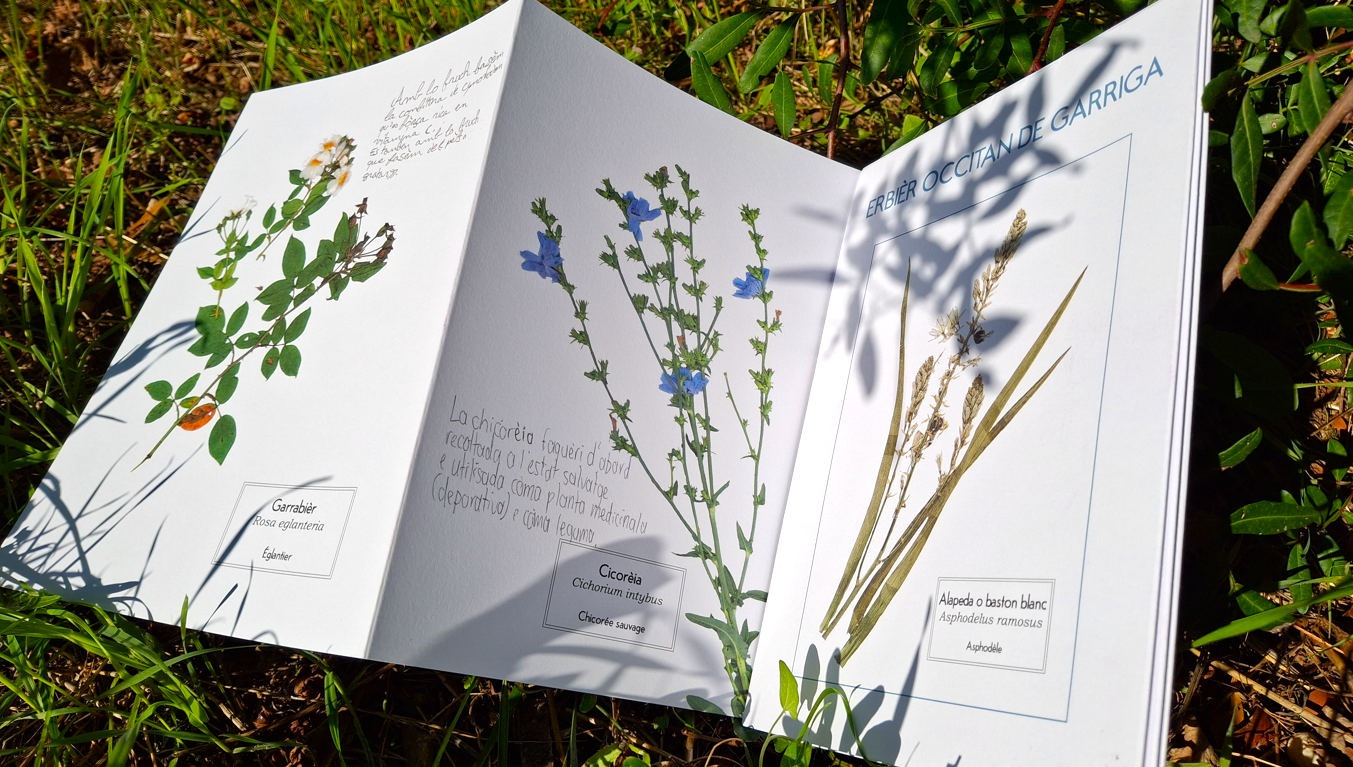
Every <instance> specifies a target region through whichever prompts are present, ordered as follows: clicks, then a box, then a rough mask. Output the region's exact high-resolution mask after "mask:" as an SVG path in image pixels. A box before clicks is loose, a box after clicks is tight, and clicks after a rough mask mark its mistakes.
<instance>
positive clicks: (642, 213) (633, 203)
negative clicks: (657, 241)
mask: <svg viewBox="0 0 1353 767" xmlns="http://www.w3.org/2000/svg"><path fill="white" fill-rule="evenodd" d="M661 212H662V211H660V210H649V208H648V200H645V199H644V198H642V197H635V196H634V192H625V215H626V216H628V217H629V220H628V221H626V223H625V225H626V226H628V227H629V230H630V232H632V233H633V234H634V239H636V240H643V239H644V233H643V232H641V231H639V222H641V221H652V220H653V219H655V218H657V217H658V214H659V213H661Z"/></svg>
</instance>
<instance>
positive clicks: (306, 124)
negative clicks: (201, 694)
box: [0, 9, 516, 655]
mask: <svg viewBox="0 0 1353 767" xmlns="http://www.w3.org/2000/svg"><path fill="white" fill-rule="evenodd" d="M515 15H516V11H515V10H513V9H508V10H504V11H500V12H495V13H492V14H489V15H488V16H487V17H486V18H485V19H484V20H483V21H480V22H478V23H476V24H475V25H474V26H473V27H471V28H467V29H465V30H462V31H459V32H456V33H454V34H452V35H450V36H448V37H446V38H444V39H442V40H440V41H438V42H437V43H434V44H432V45H429V46H426V47H424V48H422V49H419V50H417V51H414V52H411V53H409V54H407V55H404V56H400V57H398V58H397V59H393V60H391V61H388V62H385V63H382V64H379V65H376V66H373V67H370V68H368V69H363V70H361V71H357V72H352V73H349V74H345V75H342V76H338V77H333V78H329V79H326V80H320V81H317V82H312V83H306V84H303V85H296V86H292V87H287V88H282V89H278V90H274V91H267V92H263V93H259V94H255V95H254V96H253V97H251V98H250V101H249V104H248V107H247V108H246V109H245V111H244V113H243V114H242V115H241V117H240V120H239V123H238V125H237V126H236V128H235V130H234V132H233V134H232V136H231V139H230V142H229V143H228V145H227V146H226V148H225V149H224V151H223V152H222V156H221V159H220V161H219V163H218V164H217V166H216V169H215V171H214V173H213V174H212V177H211V180H210V182H209V183H208V184H207V186H206V188H205V189H204V191H203V195H202V199H201V202H200V203H199V204H198V206H197V210H196V211H195V212H194V214H193V217H192V220H191V222H190V224H189V225H188V226H187V230H186V231H185V233H184V235H183V238H182V239H181V240H180V243H179V245H178V246H177V247H176V248H175V250H174V254H173V257H172V258H170V259H169V261H168V263H167V264H166V265H165V267H164V270H163V272H161V274H160V276H159V278H158V281H157V283H156V285H155V288H154V290H153V291H152V293H151V294H150V295H149V296H148V298H147V299H146V301H145V303H144V305H143V307H142V309H141V311H140V314H139V315H138V316H137V318H136V321H135V323H134V324H133V326H132V327H131V329H130V330H129V332H128V334H127V338H126V340H125V341H124V342H123V345H122V347H121V349H120V350H119V352H118V354H117V358H116V360H115V362H114V363H113V365H112V367H111V368H110V370H109V372H108V373H107V375H106V376H105V378H104V379H103V382H102V384H101V385H100V386H99V387H98V390H97V391H96V392H95V393H94V395H93V397H92V398H91V400H90V402H89V404H88V406H87V407H86V408H85V411H84V414H83V416H82V417H81V419H80V421H79V423H78V424H77V425H76V427H75V430H74V432H73V433H72V435H71V437H70V439H69V440H68V441H67V443H66V445H65V447H64V448H63V449H62V452H61V455H60V456H59V457H58V458H57V460H56V462H55V463H54V464H53V466H52V468H51V472H50V473H49V474H48V476H47V478H46V479H45V480H44V481H43V483H42V486H41V488H40V489H39V491H38V492H37V494H36V495H35V497H34V498H33V500H32V502H31V503H30V505H29V507H28V509H27V510H26V512H25V514H24V516H23V517H22V518H21V519H20V521H19V522H18V524H17V525H16V526H15V527H14V530H13V532H12V533H11V534H10V536H9V538H8V539H7V540H6V541H5V543H4V548H3V553H2V554H0V572H3V575H4V577H5V579H6V580H7V581H8V582H11V583H12V582H14V581H18V582H23V583H28V584H31V585H33V586H36V587H39V588H42V589H45V590H48V591H51V592H54V593H58V594H61V595H63V596H66V597H68V598H71V599H75V600H78V601H85V602H93V603H98V604H103V605H109V606H112V607H115V608H116V609H118V610H119V611H121V612H124V613H128V614H132V615H136V616H139V617H144V618H151V619H155V620H159V621H164V622H169V623H173V622H177V621H178V619H179V615H180V610H181V608H182V606H183V603H184V600H185V598H187V599H188V600H189V604H188V616H187V623H188V625H190V626H191V627H193V628H200V629H205V630H207V631H212V632H216V633H221V634H230V635H233V636H237V637H241V638H247V639H253V640H261V641H268V642H275V643H279V644H286V645H290V646H294V647H303V648H309V649H315V650H323V651H328V652H336V653H342V654H351V655H357V654H361V653H362V652H363V651H364V650H365V648H366V641H367V637H368V627H369V624H370V621H371V619H372V616H373V615H374V612H375V605H376V601H377V597H378V594H379V588H380V583H381V576H382V574H383V572H384V569H385V566H386V561H387V557H388V555H389V550H390V543H391V540H392V538H393V535H394V531H395V523H396V520H397V517H398V514H399V509H400V505H401V503H402V500H403V496H404V491H405V483H406V480H407V477H408V473H409V467H410V461H411V458H412V455H413V451H414V447H415V445H416V444H417V438H418V434H419V432H420V430H421V421H422V415H423V409H424V405H425V403H426V401H427V393H428V388H429V386H430V384H431V381H432V378H433V371H434V368H435V364H436V358H437V355H438V352H439V350H440V341H441V334H442V330H443V328H444V326H445V323H446V318H447V316H448V314H449V310H450V303H451V297H452V295H453V293H454V284H455V280H456V275H457V272H458V271H459V268H460V264H461V259H462V255H463V248H464V242H465V234H466V231H467V229H468V222H469V217H470V212H471V209H472V205H473V201H474V197H475V193H476V191H477V190H476V182H477V179H478V177H479V173H480V170H481V168H482V166H483V157H484V152H485V149H486V147H487V145H488V139H489V135H490V123H491V119H492V116H493V114H494V110H495V109H496V105H497V100H498V97H499V95H500V91H501V87H502V82H503V76H502V75H503V71H504V63H505V60H506V57H507V56H508V55H509V54H510V47H511V32H512V29H513V27H514V25H515V21H516V18H515ZM334 134H337V135H339V136H347V137H349V138H350V139H351V140H352V141H354V142H355V148H353V149H350V150H348V151H346V152H345V150H344V149H343V148H342V147H338V148H335V149H333V150H331V153H330V154H329V155H326V156H324V157H320V158H319V159H318V160H317V162H316V166H315V168H316V170H318V171H324V169H325V166H326V163H327V164H329V165H330V167H329V173H328V174H327V175H324V177H323V178H319V179H318V180H317V182H316V183H327V181H326V180H325V179H327V178H328V177H329V176H335V172H343V171H346V170H349V168H347V167H344V166H348V163H347V162H343V161H341V160H340V157H339V156H340V155H342V154H345V153H346V154H347V155H348V157H349V158H351V164H350V172H351V176H350V177H349V178H348V179H347V183H346V184H344V185H342V186H341V188H338V189H336V190H335V193H334V194H333V195H332V196H331V198H330V200H329V201H328V202H327V203H326V204H325V205H324V206H323V207H322V208H320V209H319V210H318V211H317V212H315V213H314V214H313V219H312V225H311V226H310V227H309V228H305V229H302V230H295V229H293V228H290V227H288V228H285V229H283V230H282V231H280V232H279V233H278V234H277V237H276V241H275V242H274V243H272V244H271V245H270V246H268V247H266V248H265V247H260V248H259V249H258V250H256V251H254V252H251V253H249V254H247V255H244V256H243V257H242V258H241V259H239V261H238V263H237V264H236V266H235V267H234V268H235V272H234V275H233V276H234V277H236V278H237V280H238V281H237V282H236V283H235V284H234V285H233V286H230V287H228V288H225V289H224V290H223V294H222V297H221V302H222V306H224V307H225V310H226V311H228V312H230V313H231V315H233V314H234V312H235V311H236V310H237V307H239V306H240V305H244V304H247V305H248V307H249V308H248V310H247V318H245V321H244V323H243V324H242V325H241V326H240V327H239V328H237V329H235V331H236V332H235V334H234V335H233V336H232V339H233V340H241V339H242V338H243V335H244V334H245V333H248V332H257V331H261V330H267V329H268V328H269V327H272V326H273V322H272V319H273V318H271V317H270V318H269V321H268V322H264V321H263V317H264V316H265V315H264V312H266V311H267V307H266V306H265V305H264V304H263V303H259V302H258V301H257V300H255V299H256V298H257V297H259V296H260V295H261V293H260V289H261V288H264V287H270V286H271V285H272V284H273V283H274V282H275V281H277V280H279V279H282V278H283V277H284V269H286V268H288V267H287V266H284V264H286V263H288V259H287V258H285V257H284V251H285V250H286V249H287V247H288V242H289V240H290V238H291V237H292V236H293V235H294V236H295V238H296V240H297V241H298V243H299V244H300V245H302V246H303V249H304V255H305V258H306V263H311V262H314V261H315V260H316V259H317V258H318V257H319V247H320V242H321V240H324V239H330V240H331V239H332V238H334V237H335V236H336V232H335V225H336V224H337V223H338V221H339V220H340V218H341V217H342V216H343V215H345V214H347V215H351V214H353V213H354V211H356V210H357V208H358V206H359V204H360V203H362V201H363V199H366V200H367V212H366V216H365V219H364V221H363V222H362V223H361V231H362V232H363V233H364V234H369V235H372V236H373V239H372V240H371V241H370V242H369V243H368V244H367V245H366V246H365V247H363V248H362V249H361V251H362V252H364V253H365V254H366V255H362V256H360V257H356V258H355V260H353V261H352V263H350V264H349V267H351V266H356V265H358V264H372V263H375V262H377V260H378V259H379V256H380V254H379V250H380V248H381V247H382V245H383V244H384V243H385V240H386V238H385V237H384V236H382V235H379V234H378V230H379V229H380V228H381V226H382V224H384V223H386V222H388V223H389V224H391V225H392V226H393V227H394V231H395V232H396V233H397V238H396V239H395V240H394V241H393V243H392V248H391V250H390V251H389V252H388V253H387V254H386V255H385V258H384V261H385V266H384V267H383V268H381V269H380V270H379V272H378V273H376V274H374V276H371V275H362V276H368V277H369V279H368V280H367V281H365V282H358V281H356V280H355V279H352V278H351V277H350V278H349V282H348V284H347V286H346V289H344V290H343V292H342V293H341V295H340V298H339V300H337V301H332V300H328V298H329V296H330V295H331V292H330V287H331V284H330V283H323V282H322V280H323V279H325V278H323V277H321V276H318V273H317V276H315V277H314V279H313V280H312V281H311V282H309V283H303V282H302V283H293V287H294V288H295V289H297V290H299V286H300V285H301V284H310V285H315V286H322V287H320V290H319V292H318V293H317V294H316V295H315V296H314V298H312V299H310V300H308V301H306V302H304V303H303V304H301V305H299V306H295V307H294V308H291V309H289V310H288V313H287V314H286V315H284V319H286V320H288V321H289V322H290V323H291V325H292V332H293V335H294V334H295V327H296V324H297V321H298V318H299V315H300V314H301V312H303V311H310V312H311V313H310V315H309V316H308V324H306V325H305V326H304V332H303V333H302V334H301V335H299V336H296V337H295V338H294V339H293V340H294V343H293V344H291V345H292V346H294V347H295V348H296V349H298V350H299V355H300V360H301V364H300V365H299V367H298V368H291V363H292V362H294V358H293V355H295V354H296V352H287V351H285V350H284V349H283V348H281V347H278V348H271V349H259V348H252V349H251V348H247V347H246V346H244V345H243V344H244V343H245V342H243V341H241V345H240V346H239V348H237V349H236V350H235V351H234V352H233V354H234V356H233V357H227V358H226V359H224V360H223V361H221V364H219V365H217V366H216V367H213V368H211V369H208V370H205V371H204V369H203V367H204V364H205V363H206V362H209V361H210V360H208V359H207V358H204V357H200V356H195V355H194V354H192V353H190V352H189V350H190V348H191V345H192V344H193V343H194V342H195V341H197V340H198V338H199V333H198V331H197V330H196V329H195V327H194V318H195V316H196V315H197V313H198V309H199V307H201V306H203V305H211V304H213V302H214V301H216V297H217V291H216V290H214V289H213V288H211V287H210V286H209V284H208V279H204V278H203V277H202V276H200V275H199V273H198V270H199V268H203V267H205V268H207V270H208V272H209V275H208V276H209V277H213V276H215V275H214V274H210V272H211V269H212V267H213V265H214V264H215V263H216V262H217V261H218V259H220V258H221V256H220V255H219V254H218V253H217V251H218V250H219V249H221V248H222V246H223V238H222V236H221V235H220V234H219V233H218V231H217V226H218V223H219V222H221V221H222V220H223V218H226V217H227V215H228V211H230V210H232V209H234V208H237V207H238V206H241V205H243V204H245V203H246V202H248V201H250V200H253V201H256V202H257V205H256V207H254V208H253V210H252V212H251V213H250V215H249V217H248V218H238V219H235V220H234V221H233V222H228V223H227V224H226V225H225V226H226V230H227V231H229V230H237V231H240V232H241V233H247V238H248V239H249V241H252V240H253V239H255V238H256V237H257V236H258V235H259V234H260V233H262V232H264V230H265V229H266V227H265V226H264V224H263V221H264V218H265V215H266V211H267V210H268V208H269V207H270V206H271V205H272V204H273V203H274V202H279V203H280V202H281V201H283V200H285V199H286V198H287V196H288V194H289V193H290V192H291V191H292V190H293V189H294V188H295V187H294V186H293V184H292V183H291V180H290V178H289V170H291V169H294V168H303V167H305V166H304V163H306V162H307V160H308V159H309V158H311V157H312V156H313V155H315V154H316V152H317V151H318V150H320V149H321V141H323V140H324V139H326V138H327V137H329V136H331V135H334ZM331 161H332V162H331ZM335 178H336V176H335ZM301 181H302V182H307V179H305V178H302V179H301ZM305 189H309V187H308V186H307V187H305ZM308 195H309V192H308V191H303V192H302V197H303V198H304V199H310V198H309V197H308ZM276 217H277V218H278V219H281V218H282V217H283V216H282V215H281V214H278V215H277V216H276ZM293 247H294V246H293ZM260 252H266V258H263V259H262V260H260V259H259V258H256V255H257V254H258V253H260ZM349 255H350V253H349V251H347V250H346V249H344V253H343V254H341V255H339V256H337V257H336V258H337V263H338V264H340V265H341V264H343V263H346V262H347V259H348V256H349ZM293 256H294V251H293ZM335 268H339V269H341V270H343V271H345V272H346V271H347V269H348V267H342V266H338V267H335ZM365 269H366V270H367V271H368V272H369V271H370V270H371V269H372V267H371V266H367V267H365ZM325 273H326V274H328V272H325ZM287 276H290V274H287ZM285 298H286V297H285V296H283V301H284V302H285ZM299 298H300V296H299V294H298V295H297V299H299ZM283 305H284V306H286V304H285V303H284V304H283ZM226 329H229V328H228V326H227V327H226ZM275 330H278V331H280V328H276V329H275ZM283 340H285V338H284V339H283ZM270 354H271V355H276V356H277V357H278V360H277V362H278V365H277V367H276V369H274V370H273V373H272V375H271V377H270V378H266V379H265V377H264V375H263V372H262V371H263V364H262V363H263V360H264V359H265V356H267V355H270ZM232 359H236V360H239V364H240V369H239V372H238V375H237V379H238V385H237V387H236V389H235V392H234V394H233V396H231V397H229V398H228V399H224V401H223V402H222V403H221V404H220V407H219V410H218V411H217V412H216V413H215V414H214V415H213V417H212V421H211V422H210V423H208V424H207V425H205V426H203V427H202V428H200V429H199V430H195V431H187V430H184V429H182V428H175V427H174V423H175V419H176V418H177V417H178V416H177V415H176V413H175V412H174V411H173V410H172V409H171V410H170V411H169V412H167V413H165V414H164V415H162V416H161V417H160V418H159V419H158V420H156V421H155V422H153V423H146V418H147V414H148V411H150V410H151V408H152V406H154V405H155V404H156V399H154V398H152V395H151V394H150V393H149V392H148V391H147V388H146V387H147V385H149V384H152V382H157V381H161V380H166V381H169V382H170V383H171V384H172V385H173V386H175V387H176V386H178V385H179V384H180V383H183V382H184V381H185V379H188V378H189V377H190V376H191V375H193V374H194V373H200V374H201V376H200V379H199V382H198V384H197V385H196V386H193V387H190V389H191V396H196V395H199V394H201V393H202V391H203V390H207V391H210V392H212V393H215V394H217V395H220V394H221V391H220V389H219V388H216V387H213V388H211V389H207V388H206V384H207V383H209V382H211V381H214V380H215V379H216V377H217V376H218V374H219V373H221V372H222V371H223V370H225V369H226V367H227V366H228V365H230V364H231V360H232ZM289 372H294V373H295V374H296V375H294V376H292V375H289V374H288V373H289ZM184 396H190V395H188V394H185V395H184ZM201 402H202V403H206V404H210V402H209V400H208V399H203V400H202V401H201ZM183 412H187V411H186V410H185V411H183ZM227 416H229V417H231V418H233V419H234V422H235V429H236V438H235V440H234V443H233V445H232V446H231V449H230V450H229V451H228V453H226V454H225V456H224V460H223V461H222V462H220V463H218V461H217V460H214V458H213V455H212V454H211V452H210V449H209V444H210V441H211V439H212V435H219V433H218V432H216V431H214V430H215V428H216V426H217V425H218V424H221V423H225V420H224V419H225V418H226V417H227ZM166 433H167V435H168V436H167V437H166V439H165V440H164V442H163V444H162V445H160V446H159V448H158V449H157V450H155V451H154V454H153V456H152V457H150V458H148V459H147V460H145V461H144V463H141V462H142V459H143V458H144V457H145V456H146V455H147V454H148V453H150V452H152V446H154V445H155V444H156V441H157V440H158V439H160V437H161V436H162V435H165V434H166ZM138 463H141V465H139V466H138Z"/></svg>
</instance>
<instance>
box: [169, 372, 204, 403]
mask: <svg viewBox="0 0 1353 767" xmlns="http://www.w3.org/2000/svg"><path fill="white" fill-rule="evenodd" d="M201 375H202V374H201V373H193V375H192V377H191V378H189V379H188V380H187V381H184V382H183V383H181V384H179V388H177V389H175V390H174V399H182V398H183V397H186V396H188V395H189V394H190V393H191V392H192V390H193V387H194V386H197V379H198V377H200V376H201Z"/></svg>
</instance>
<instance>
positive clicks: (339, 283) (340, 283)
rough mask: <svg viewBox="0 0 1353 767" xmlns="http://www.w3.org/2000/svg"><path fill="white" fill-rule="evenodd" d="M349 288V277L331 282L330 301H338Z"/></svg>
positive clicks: (336, 278) (337, 278)
mask: <svg viewBox="0 0 1353 767" xmlns="http://www.w3.org/2000/svg"><path fill="white" fill-rule="evenodd" d="M346 287H348V278H347V277H335V278H334V279H332V280H330V281H329V300H330V301H337V300H338V297H339V296H341V295H343V290H344V289H345V288H346Z"/></svg>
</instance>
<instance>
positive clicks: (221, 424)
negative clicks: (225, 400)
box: [207, 415, 235, 463]
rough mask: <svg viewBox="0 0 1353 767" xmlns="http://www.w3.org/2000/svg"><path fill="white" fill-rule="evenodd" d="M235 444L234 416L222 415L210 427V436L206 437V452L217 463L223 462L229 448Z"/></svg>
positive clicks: (228, 452)
mask: <svg viewBox="0 0 1353 767" xmlns="http://www.w3.org/2000/svg"><path fill="white" fill-rule="evenodd" d="M234 445H235V417H234V416H229V415H223V416H221V417H220V418H219V419H217V421H216V425H215V426H213V427H211V436H209V437H207V452H209V453H211V457H212V458H215V459H216V462H217V463H225V459H226V456H227V455H229V454H230V448H232V447H234Z"/></svg>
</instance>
